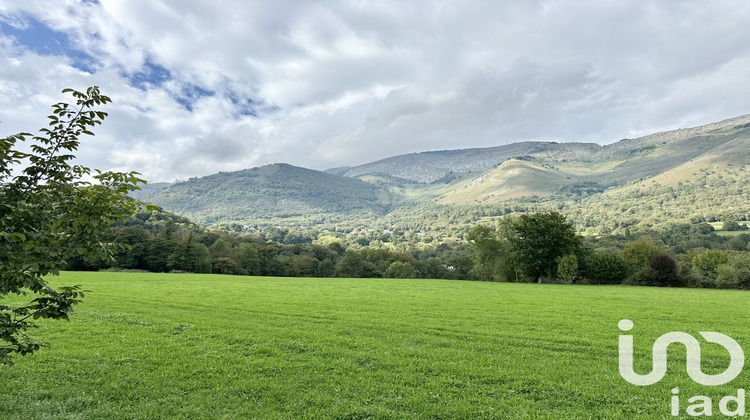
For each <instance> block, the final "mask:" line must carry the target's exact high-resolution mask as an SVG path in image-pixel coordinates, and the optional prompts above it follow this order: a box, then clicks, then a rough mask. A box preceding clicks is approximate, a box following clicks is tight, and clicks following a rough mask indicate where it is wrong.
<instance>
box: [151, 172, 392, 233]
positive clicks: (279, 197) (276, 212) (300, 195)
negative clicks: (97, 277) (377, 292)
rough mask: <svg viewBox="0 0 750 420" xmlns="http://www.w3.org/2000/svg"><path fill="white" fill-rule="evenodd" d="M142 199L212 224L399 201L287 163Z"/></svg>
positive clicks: (375, 209)
mask: <svg viewBox="0 0 750 420" xmlns="http://www.w3.org/2000/svg"><path fill="white" fill-rule="evenodd" d="M138 198H139V199H140V200H144V201H148V202H151V203H154V204H157V205H159V206H161V207H163V208H164V209H167V210H169V211H172V212H175V213H179V214H183V215H186V216H189V217H190V218H192V219H194V220H196V221H199V222H201V223H205V224H209V225H211V224H217V223H222V222H237V221H248V220H254V219H257V218H261V219H268V220H270V219H289V218H295V217H311V218H313V219H316V220H317V221H319V222H320V221H325V219H326V217H331V218H334V219H338V218H341V217H345V216H347V215H351V214H355V213H356V214H357V215H358V216H362V215H370V216H373V217H377V216H379V215H383V214H385V213H387V212H388V211H389V209H390V208H391V206H392V205H393V203H394V202H395V201H397V199H398V197H397V195H396V194H393V193H392V192H390V191H389V190H387V189H384V188H382V187H378V186H376V185H373V184H370V183H367V182H364V181H362V180H359V179H355V178H345V177H341V176H336V175H330V174H327V173H325V172H320V171H314V170H311V169H305V168H299V167H296V166H292V165H287V164H274V165H266V166H262V167H259V168H252V169H247V170H243V171H237V172H222V173H218V174H215V175H210V176H206V177H202V178H193V179H190V180H188V181H184V182H178V183H175V184H172V185H170V186H168V187H166V188H162V189H160V190H158V191H148V192H144V193H142V194H141V195H140V196H138Z"/></svg>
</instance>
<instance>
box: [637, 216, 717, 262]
mask: <svg viewBox="0 0 750 420" xmlns="http://www.w3.org/2000/svg"><path fill="white" fill-rule="evenodd" d="M708 226H711V225H708ZM660 252H664V250H663V249H662V248H661V247H660V246H659V245H656V244H655V243H654V241H653V240H652V239H651V238H649V237H647V236H644V237H642V238H639V239H638V240H635V241H633V242H628V243H627V244H625V247H623V250H622V257H623V258H624V259H625V262H627V263H628V265H629V266H630V268H631V270H632V271H634V272H635V271H638V270H641V269H644V268H646V267H648V263H649V261H651V257H653V256H654V255H656V254H658V253H660Z"/></svg>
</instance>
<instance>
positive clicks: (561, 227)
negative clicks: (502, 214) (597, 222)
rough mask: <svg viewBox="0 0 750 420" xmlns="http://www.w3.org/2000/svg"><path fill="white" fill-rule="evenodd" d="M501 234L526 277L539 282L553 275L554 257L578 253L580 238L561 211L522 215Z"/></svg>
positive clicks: (554, 272) (581, 242) (555, 267)
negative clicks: (503, 235) (504, 236)
mask: <svg viewBox="0 0 750 420" xmlns="http://www.w3.org/2000/svg"><path fill="white" fill-rule="evenodd" d="M505 235H506V238H507V240H508V242H509V243H510V247H511V251H512V252H513V254H514V256H515V259H516V261H517V262H518V263H519V265H520V266H521V267H522V269H523V271H524V272H525V273H526V275H527V276H529V277H531V278H533V279H535V280H537V281H540V280H541V278H542V277H544V276H546V277H549V278H552V277H554V276H555V275H556V269H557V259H558V258H560V257H562V256H564V255H567V254H577V253H579V252H580V250H581V248H582V246H583V241H582V240H581V238H580V237H579V236H578V235H576V232H575V229H574V228H573V225H572V224H571V223H570V222H568V221H567V220H566V219H565V216H563V215H562V214H560V213H558V212H555V211H551V212H546V213H534V214H523V215H521V216H520V217H518V218H517V219H514V220H513V221H512V222H511V223H510V226H509V228H508V229H505Z"/></svg>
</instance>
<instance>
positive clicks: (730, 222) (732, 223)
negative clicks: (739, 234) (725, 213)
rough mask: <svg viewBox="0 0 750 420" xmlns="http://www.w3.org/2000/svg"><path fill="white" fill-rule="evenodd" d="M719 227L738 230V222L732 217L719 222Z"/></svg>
mask: <svg viewBox="0 0 750 420" xmlns="http://www.w3.org/2000/svg"><path fill="white" fill-rule="evenodd" d="M721 229H722V230H728V231H735V230H740V224H739V223H737V221H736V220H734V219H727V220H724V222H723V223H722V224H721Z"/></svg>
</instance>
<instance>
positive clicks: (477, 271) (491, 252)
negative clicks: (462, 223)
mask: <svg viewBox="0 0 750 420" xmlns="http://www.w3.org/2000/svg"><path fill="white" fill-rule="evenodd" d="M464 239H465V240H466V241H467V242H468V243H469V244H471V247H470V248H469V257H470V258H471V259H472V261H473V262H474V267H473V269H472V274H473V275H474V277H476V278H478V279H479V280H482V281H492V280H496V279H498V276H499V273H500V271H501V264H502V258H503V255H504V253H505V247H504V244H503V242H502V241H501V240H500V238H498V236H497V233H496V232H495V231H494V230H492V229H491V228H490V227H488V226H485V225H476V226H474V227H473V228H472V229H471V230H470V231H469V232H467V233H466V235H464Z"/></svg>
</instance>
